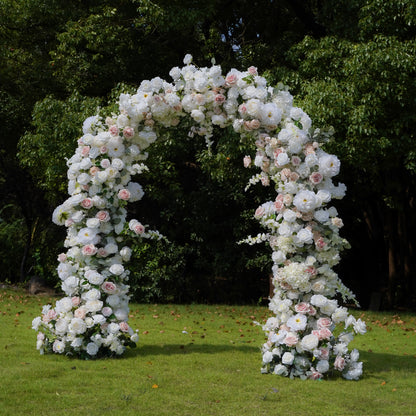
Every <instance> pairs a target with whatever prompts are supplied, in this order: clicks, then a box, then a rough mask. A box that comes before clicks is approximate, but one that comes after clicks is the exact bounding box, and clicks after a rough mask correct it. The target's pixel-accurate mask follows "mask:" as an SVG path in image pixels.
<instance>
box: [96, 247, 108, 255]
mask: <svg viewBox="0 0 416 416" xmlns="http://www.w3.org/2000/svg"><path fill="white" fill-rule="evenodd" d="M97 256H99V257H107V256H108V252H107V250H106V249H105V248H104V247H100V248H99V249H98V251H97Z"/></svg>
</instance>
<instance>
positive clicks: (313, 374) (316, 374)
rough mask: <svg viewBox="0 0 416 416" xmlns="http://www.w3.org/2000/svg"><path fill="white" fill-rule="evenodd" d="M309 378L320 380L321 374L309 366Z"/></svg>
mask: <svg viewBox="0 0 416 416" xmlns="http://www.w3.org/2000/svg"><path fill="white" fill-rule="evenodd" d="M309 378H310V379H311V380H320V379H321V378H322V374H321V373H320V372H319V371H316V370H315V369H314V368H311V374H310V375H309Z"/></svg>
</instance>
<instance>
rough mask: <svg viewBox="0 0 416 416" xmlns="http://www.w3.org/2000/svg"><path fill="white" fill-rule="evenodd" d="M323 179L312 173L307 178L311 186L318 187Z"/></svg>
mask: <svg viewBox="0 0 416 416" xmlns="http://www.w3.org/2000/svg"><path fill="white" fill-rule="evenodd" d="M322 179H323V176H322V174H321V173H319V172H313V173H312V174H311V175H310V176H309V180H310V181H311V182H312V184H313V185H318V183H321V182H322Z"/></svg>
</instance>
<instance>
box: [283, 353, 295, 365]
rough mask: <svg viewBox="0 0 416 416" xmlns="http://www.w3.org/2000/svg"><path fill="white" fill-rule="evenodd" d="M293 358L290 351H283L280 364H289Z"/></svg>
mask: <svg viewBox="0 0 416 416" xmlns="http://www.w3.org/2000/svg"><path fill="white" fill-rule="evenodd" d="M294 359H295V356H294V355H293V354H292V353H290V352H285V353H284V354H283V356H282V364H285V365H291V364H292V363H293V360H294Z"/></svg>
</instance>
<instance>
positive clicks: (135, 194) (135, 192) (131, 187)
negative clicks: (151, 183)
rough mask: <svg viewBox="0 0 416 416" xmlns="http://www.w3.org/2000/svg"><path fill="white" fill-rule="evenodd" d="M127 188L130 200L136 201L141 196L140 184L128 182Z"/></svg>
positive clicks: (142, 193)
mask: <svg viewBox="0 0 416 416" xmlns="http://www.w3.org/2000/svg"><path fill="white" fill-rule="evenodd" d="M127 189H128V191H129V192H130V199H129V201H130V202H136V201H139V200H140V199H142V198H143V195H144V191H143V188H142V186H141V185H140V184H138V183H136V182H130V183H129V184H128V185H127Z"/></svg>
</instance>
